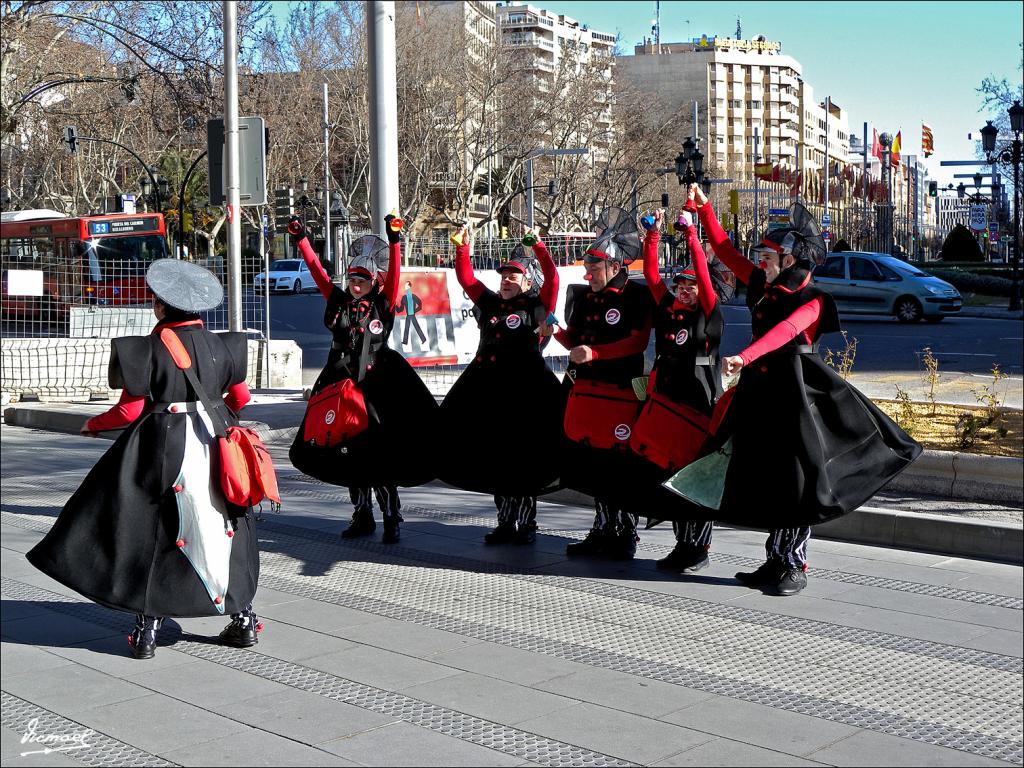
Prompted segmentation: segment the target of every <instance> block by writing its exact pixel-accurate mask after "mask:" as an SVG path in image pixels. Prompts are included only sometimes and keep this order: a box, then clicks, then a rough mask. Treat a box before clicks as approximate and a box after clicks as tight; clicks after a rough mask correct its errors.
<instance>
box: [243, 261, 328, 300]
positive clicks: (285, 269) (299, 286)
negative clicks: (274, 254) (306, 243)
mask: <svg viewBox="0 0 1024 768" xmlns="http://www.w3.org/2000/svg"><path fill="white" fill-rule="evenodd" d="M264 279H266V273H265V272H260V273H259V274H258V275H256V277H254V278H253V280H252V287H253V288H254V289H256V290H257V291H262V290H263V281H264ZM306 290H316V283H315V282H313V275H312V274H311V273H310V271H309V267H307V266H306V262H304V261H303V260H302V259H278V260H277V261H272V262H271V263H270V292H271V293H302V292H303V291H306Z"/></svg>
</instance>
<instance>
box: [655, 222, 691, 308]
mask: <svg viewBox="0 0 1024 768" xmlns="http://www.w3.org/2000/svg"><path fill="white" fill-rule="evenodd" d="M691 229H692V227H691ZM660 242H661V233H660V232H658V230H656V229H652V230H650V231H648V233H647V235H646V236H645V237H644V279H645V280H646V281H647V287H648V288H650V289H651V294H652V295H653V296H654V301H655V302H660V301H661V299H662V297H663V296H664V295H665V293H666V292H667V291H668V289H667V288H666V287H665V283H664V281H663V280H662V279H661V271H660V270H659V269H658V243H660Z"/></svg>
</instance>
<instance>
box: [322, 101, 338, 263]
mask: <svg viewBox="0 0 1024 768" xmlns="http://www.w3.org/2000/svg"><path fill="white" fill-rule="evenodd" d="M329 140H330V137H329V136H328V133H327V83H324V261H326V262H327V263H328V264H332V265H333V270H334V276H335V277H337V275H338V265H337V264H335V263H334V262H333V261H331V245H332V243H331V166H330V163H329V162H328V157H329V155H328V153H329V152H330V147H329V145H328V141H329Z"/></svg>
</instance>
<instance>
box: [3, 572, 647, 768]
mask: <svg viewBox="0 0 1024 768" xmlns="http://www.w3.org/2000/svg"><path fill="white" fill-rule="evenodd" d="M0 591H2V592H3V594H4V595H5V596H7V597H8V598H10V599H14V600H25V601H46V602H47V603H48V605H47V608H49V609H51V610H53V611H57V612H60V613H62V614H65V615H68V616H74V617H76V618H80V619H83V620H85V621H90V622H93V623H95V624H101V625H104V626H108V627H110V628H112V629H115V630H118V629H122V628H123V627H124V623H125V619H124V617H123V615H119V614H118V613H116V612H114V611H109V610H106V609H104V608H101V607H100V606H98V605H95V604H93V603H86V602H81V601H78V600H76V599H75V598H73V597H69V596H67V595H62V594H59V593H57V592H51V591H50V590H46V589H42V588H40V587H36V586H33V585H31V584H25V583H23V582H19V581H16V580H14V579H3V580H2V582H0ZM168 629H170V628H168ZM165 634H166V636H165ZM189 638H190V636H189V635H187V634H183V633H178V634H177V635H175V634H173V633H172V632H170V631H167V632H165V633H161V636H160V645H173V646H174V650H176V651H179V652H181V653H185V654H187V655H189V656H194V657H196V658H200V659H205V660H207V661H211V662H214V663H216V664H220V665H222V666H224V667H228V668H230V669H234V670H237V671H239V672H245V673H247V674H250V675H255V676H257V677H261V678H263V679H265V680H271V681H273V682H276V683H281V684H283V685H287V686H289V687H291V688H295V689H297V690H300V691H307V692H309V693H315V694H317V695H319V696H323V697H325V698H329V699H334V700H336V701H341V702H344V703H346V704H351V705H353V706H356V707H360V708H362V709H366V710H368V711H371V712H376V713H378V714H382V715H387V716H388V717H393V718H395V719H396V720H401V721H403V722H407V723H410V724H412V725H418V726H420V727H422V728H426V729H428V730H431V731H435V732H437V733H441V734H444V735H446V736H451V737H453V738H456V739H460V740H462V741H465V742H468V743H470V744H477V745H479V746H482V747H487V748H488V749H493V750H495V751H498V752H502V753H504V754H506V755H511V756H513V757H517V758H521V759H522V760H523V761H529V762H531V763H534V764H536V765H547V766H595V768H600V767H601V766H631V765H634V763H630V762H628V761H626V760H621V759H619V758H616V757H613V756H611V755H605V754H602V753H600V752H594V751H592V750H589V749H583V748H582V747H577V746H575V745H573V744H567V743H565V742H561V741H556V740H555V739H549V738H546V737H544V736H538V735H537V734H533V733H529V732H528V731H523V730H520V729H518V728H513V727H511V726H507V725H502V724H501V723H494V722H491V721H489V720H484V719H483V718H480V717H474V716H472V715H467V714H464V713H462V712H458V711H456V710H453V709H448V708H447V707H441V706H438V705H436V704H431V703H429V702H426V701H421V700H419V699H415V698H413V697H411V696H404V695H402V694H400V693H393V692H391V691H387V690H384V689H382V688H375V687H374V686H370V685H365V684H363V683H358V682H355V681H354V680H347V679H345V678H342V677H338V676H336V675H331V674H329V673H327V672H321V671H320V670H316V669H312V668H311V667H305V666H302V665H301V664H296V663H294V662H290V661H284V660H283V659H277V658H274V657H272V656H266V655H263V654H261V653H257V652H254V651H253V650H251V649H239V648H228V647H225V646H221V645H217V644H214V643H211V642H210V641H209V640H208V639H207V638H205V637H204V638H197V639H195V640H192V639H189ZM5 696H6V694H5ZM68 722H70V721H68ZM4 724H5V725H6V709H5V719H4ZM136 752H139V754H140V755H144V754H145V753H142V752H141V751H139V750H136ZM76 759H77V758H76ZM90 764H95V765H131V764H133V763H132V762H121V763H90ZM138 764H139V765H171V763H166V762H160V763H138Z"/></svg>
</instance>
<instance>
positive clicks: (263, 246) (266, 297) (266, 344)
mask: <svg viewBox="0 0 1024 768" xmlns="http://www.w3.org/2000/svg"><path fill="white" fill-rule="evenodd" d="M256 212H257V213H258V214H259V221H260V263H261V264H262V265H263V274H264V275H266V279H265V280H264V281H263V352H264V358H263V377H262V378H263V381H262V383H263V386H264V387H267V388H269V387H270V254H268V253H267V228H266V225H265V224H264V219H263V206H262V205H260V206H258V207H257V208H256Z"/></svg>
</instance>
